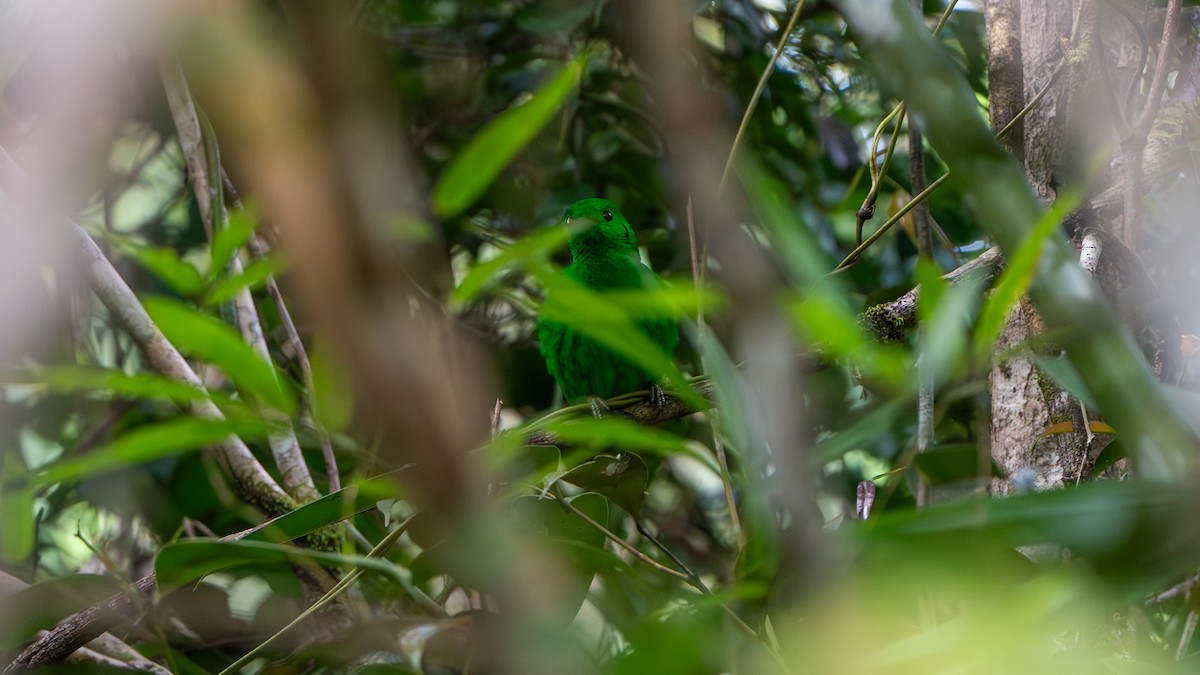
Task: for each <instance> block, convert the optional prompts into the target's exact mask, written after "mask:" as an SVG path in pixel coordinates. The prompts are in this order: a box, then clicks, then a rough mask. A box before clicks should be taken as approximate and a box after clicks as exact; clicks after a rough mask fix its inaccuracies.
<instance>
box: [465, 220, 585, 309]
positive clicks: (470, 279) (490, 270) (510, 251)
mask: <svg viewBox="0 0 1200 675" xmlns="http://www.w3.org/2000/svg"><path fill="white" fill-rule="evenodd" d="M567 234H568V233H567V228H565V227H548V228H546V229H544V230H540V231H538V232H534V233H533V234H532V235H530V236H528V237H525V238H524V239H521V240H520V241H516V242H514V243H513V244H512V245H511V246H508V247H506V248H505V249H504V250H502V251H500V253H498V254H496V256H495V257H492V258H489V259H487V260H484V261H481V262H479V263H477V264H475V265H474V266H473V267H471V270H470V271H469V272H467V274H466V276H464V277H463V280H462V282H461V283H459V284H458V288H455V289H454V292H453V293H452V294H451V296H450V299H451V302H452V303H453V304H454V305H455V306H456V307H462V306H463V305H466V304H468V303H470V302H471V301H472V300H474V299H475V298H476V297H478V296H479V294H480V293H482V292H483V291H485V290H487V289H488V288H491V287H492V286H493V285H495V284H496V283H497V282H498V281H499V280H500V279H501V278H502V277H503V275H504V273H505V272H507V271H508V270H510V269H512V268H513V267H516V266H517V265H522V264H526V265H527V264H528V263H529V262H530V261H533V260H545V259H546V258H547V257H548V256H549V255H550V254H551V253H553V252H555V251H558V250H560V249H562V247H564V246H566V245H567Z"/></svg>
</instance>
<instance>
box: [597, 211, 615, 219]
mask: <svg viewBox="0 0 1200 675" xmlns="http://www.w3.org/2000/svg"><path fill="white" fill-rule="evenodd" d="M600 217H601V218H603V219H605V220H609V221H611V220H612V211H601V212H600Z"/></svg>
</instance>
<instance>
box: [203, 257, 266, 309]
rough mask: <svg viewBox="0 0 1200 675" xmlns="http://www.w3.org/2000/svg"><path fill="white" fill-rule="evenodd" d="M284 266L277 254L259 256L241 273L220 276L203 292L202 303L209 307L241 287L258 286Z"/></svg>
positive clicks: (230, 296)
mask: <svg viewBox="0 0 1200 675" xmlns="http://www.w3.org/2000/svg"><path fill="white" fill-rule="evenodd" d="M284 266H285V265H284V261H283V258H280V257H279V256H275V255H272V256H269V257H266V258H259V259H258V260H255V261H254V262H252V263H250V265H248V266H247V267H246V268H245V269H243V270H242V273H241V274H236V275H233V276H225V277H221V278H219V279H217V280H216V281H215V282H213V283H212V285H211V286H209V287H208V291H207V292H205V294H204V304H205V305H208V306H210V307H211V306H213V305H219V304H221V303H222V302H225V301H227V300H229V299H231V298H233V296H235V295H237V293H238V291H240V290H242V289H243V288H246V287H249V288H250V289H251V290H253V289H255V288H258V287H259V286H262V285H263V284H264V283H265V282H266V280H267V279H268V278H270V277H272V276H274V275H276V274H279V273H280V272H282V271H283V269H284Z"/></svg>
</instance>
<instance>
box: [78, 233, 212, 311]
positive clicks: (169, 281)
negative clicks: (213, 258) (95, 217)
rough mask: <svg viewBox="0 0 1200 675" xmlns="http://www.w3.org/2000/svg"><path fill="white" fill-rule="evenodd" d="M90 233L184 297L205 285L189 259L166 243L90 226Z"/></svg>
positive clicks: (196, 292) (194, 294)
mask: <svg viewBox="0 0 1200 675" xmlns="http://www.w3.org/2000/svg"><path fill="white" fill-rule="evenodd" d="M92 234H94V235H96V236H99V237H102V238H104V239H105V240H106V241H108V242H109V243H111V244H112V245H113V246H114V247H115V248H116V249H117V250H119V251H121V252H122V253H124V254H125V255H127V256H129V257H130V258H133V259H134V260H135V261H137V263H138V264H139V265H141V266H142V267H143V268H145V269H146V270H147V271H149V272H150V273H151V274H153V275H154V276H156V277H158V279H159V280H160V281H162V282H163V283H164V284H166V285H167V286H169V287H170V288H171V290H173V291H175V292H176V293H179V294H180V295H182V296H184V297H189V298H191V297H195V296H196V295H199V293H200V291H201V290H203V289H204V280H203V279H201V277H200V272H198V271H196V268H195V267H193V266H192V264H191V263H189V262H187V261H184V260H180V258H179V254H178V253H176V252H175V249H173V248H171V247H169V246H154V245H152V244H148V243H145V242H140V241H137V240H135V239H132V238H130V237H125V236H121V235H119V234H115V233H112V232H109V231H107V230H100V231H96V230H93V231H92Z"/></svg>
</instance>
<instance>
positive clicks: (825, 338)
mask: <svg viewBox="0 0 1200 675" xmlns="http://www.w3.org/2000/svg"><path fill="white" fill-rule="evenodd" d="M792 317H793V319H794V320H795V322H796V326H797V327H798V328H799V330H800V331H801V334H802V335H803V336H804V338H805V339H806V340H807V341H808V342H809V343H811V344H813V345H815V346H816V347H817V348H818V349H819V350H821V351H822V352H825V353H826V354H828V355H829V356H833V357H837V358H843V359H846V360H847V361H849V362H850V363H851V364H853V365H854V366H855V367H857V368H859V369H860V370H861V372H862V374H863V377H864V378H865V379H867V380H868V381H869V382H871V383H872V384H873V385H874V386H880V387H885V388H887V389H889V390H891V391H893V392H900V393H903V392H905V391H906V390H908V389H911V388H912V386H913V379H914V378H913V371H914V366H913V363H912V360H911V359H910V358H909V356H908V353H907V352H906V351H905V350H904V348H902V347H901V346H899V345H896V344H879V343H878V342H877V341H875V340H873V339H871V338H870V337H868V336H867V333H866V331H864V330H863V328H862V326H860V325H859V323H858V318H857V316H855V315H854V314H853V313H852V312H850V311H848V310H847V308H846V307H845V304H844V303H843V302H842V301H841V300H840V299H839V298H838V297H837V296H836V295H833V294H832V291H831V289H828V288H822V289H820V290H816V291H814V292H813V293H811V294H809V295H808V296H807V297H805V298H803V299H800V300H798V301H796V302H795V303H793V305H792Z"/></svg>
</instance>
